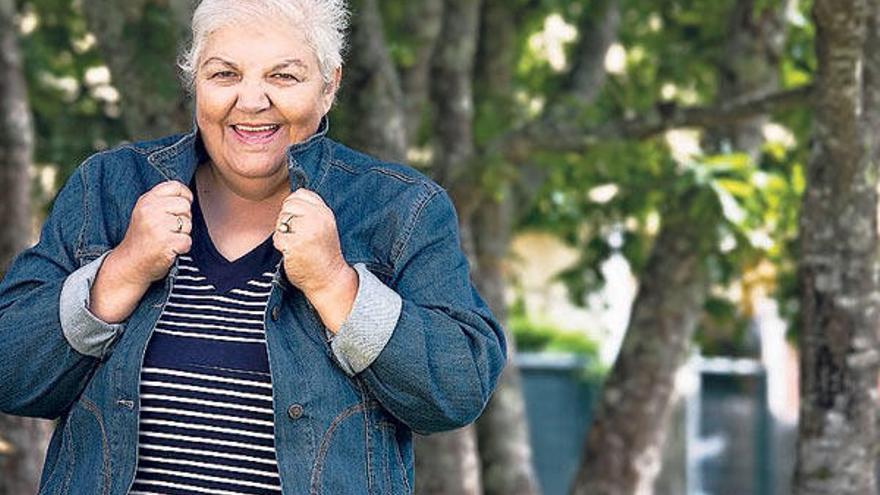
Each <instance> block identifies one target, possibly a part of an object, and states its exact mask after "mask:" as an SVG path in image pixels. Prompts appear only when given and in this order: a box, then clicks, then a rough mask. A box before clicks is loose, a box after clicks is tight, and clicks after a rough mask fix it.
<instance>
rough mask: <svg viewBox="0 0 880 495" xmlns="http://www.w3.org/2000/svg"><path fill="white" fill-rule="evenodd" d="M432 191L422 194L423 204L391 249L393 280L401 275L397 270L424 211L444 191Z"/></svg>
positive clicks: (420, 204) (414, 212)
mask: <svg viewBox="0 0 880 495" xmlns="http://www.w3.org/2000/svg"><path fill="white" fill-rule="evenodd" d="M432 189H433V190H430V189H429V190H427V191H425V192H423V193H422V198H420V199H421V202H420V203H418V204H417V205H416V207H415V209H414V210H413V213H412V215H411V216H410V218H411V220H410V221H409V223H408V224H407V225H406V226H405V227H404V229H403V232H401V234H400V236H398V238H397V242H395V243H394V247H392V249H391V265H392V266H393V267H394V276H393V278H397V275H399V273H397V270H398V269H399V266H398V264H399V262H400V258H401V256H403V253H404V252H405V251H406V246H407V244H408V243H409V241H410V238H412V233H413V231H414V230H415V226H416V224H417V223H418V221H419V219H420V218H421V215H422V211H424V209H425V207H426V206H427V205H428V203H429V202H431V200H432V199H434V198H436V197H437V195H438V194H439V193H440V191H442V190H443V189H442V188H440V187H437V188H432Z"/></svg>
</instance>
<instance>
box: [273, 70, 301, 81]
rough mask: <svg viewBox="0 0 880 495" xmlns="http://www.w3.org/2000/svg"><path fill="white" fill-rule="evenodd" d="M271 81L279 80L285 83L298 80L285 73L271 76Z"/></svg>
mask: <svg viewBox="0 0 880 495" xmlns="http://www.w3.org/2000/svg"><path fill="white" fill-rule="evenodd" d="M272 79H279V80H281V81H285V82H299V79H297V77H296V76H294V75H293V74H288V73H286V72H276V73H275V74H272Z"/></svg>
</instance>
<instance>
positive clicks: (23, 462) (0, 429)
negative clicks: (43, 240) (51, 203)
mask: <svg viewBox="0 0 880 495" xmlns="http://www.w3.org/2000/svg"><path fill="white" fill-rule="evenodd" d="M17 32H18V27H17V25H16V22H15V6H14V3H13V2H12V0H0V73H2V74H3V77H2V78H0V191H3V192H4V194H3V197H2V201H0V225H3V228H2V229H0V271H3V272H5V270H6V267H7V266H8V265H9V262H10V261H11V260H12V258H13V257H14V256H15V255H16V254H17V253H18V252H19V251H21V250H22V249H24V248H25V247H27V246H28V245H29V244H30V241H31V211H30V176H29V175H28V172H29V167H30V164H31V156H32V154H33V146H34V143H33V128H32V123H31V116H30V110H29V107H28V100H27V91H26V86H25V81H24V75H23V72H22V71H23V69H22V60H21V55H20V53H19V49H18V40H17V39H16V33H17ZM50 431H51V423H49V422H46V421H38V420H34V419H30V418H17V417H13V416H6V415H0V495H6V494H9V495H17V494H21V493H36V492H37V488H38V484H39V479H40V471H41V469H42V467H43V456H44V453H45V450H46V447H47V445H48V441H49V433H50Z"/></svg>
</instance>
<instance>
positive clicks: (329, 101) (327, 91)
mask: <svg viewBox="0 0 880 495" xmlns="http://www.w3.org/2000/svg"><path fill="white" fill-rule="evenodd" d="M341 81H342V67H337V68H335V69H333V75H331V76H330V81H328V82H326V83H325V84H324V112H325V113H326V112H329V111H330V108H331V107H332V106H333V102H334V100H336V93H337V92H338V91H339V83H340V82H341Z"/></svg>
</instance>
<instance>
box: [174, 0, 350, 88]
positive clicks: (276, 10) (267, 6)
mask: <svg viewBox="0 0 880 495" xmlns="http://www.w3.org/2000/svg"><path fill="white" fill-rule="evenodd" d="M348 16H349V11H348V7H347V5H346V0H202V1H201V2H200V3H199V6H198V7H196V10H195V12H194V13H193V18H192V40H191V41H190V44H189V46H188V47H186V49H185V50H184V51H183V53H182V54H181V56H180V59H179V60H178V64H177V65H178V66H179V67H180V70H181V71H182V73H183V74H182V75H183V81H184V84H186V87H187V88H188V89H189V90H192V89H193V85H194V82H195V75H196V72H197V71H198V64H199V61H200V59H201V56H202V50H203V49H204V46H205V40H206V39H207V38H208V36H209V35H210V34H211V33H213V32H215V31H217V30H218V29H220V28H222V27H224V26H228V25H230V24H237V23H242V22H247V21H258V22H267V21H269V20H271V19H278V20H281V21H282V22H286V23H287V24H289V25H290V29H297V30H301V31H302V33H303V35H304V37H305V40H306V43H308V45H309V47H310V48H311V49H312V51H314V53H315V56H316V57H317V59H318V65H319V69H320V71H321V77H322V78H323V79H324V82H326V83H329V82H330V81H331V79H332V77H333V72H334V71H335V70H336V69H338V68H339V67H342V52H343V50H344V49H345V45H346V29H347V28H348Z"/></svg>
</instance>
